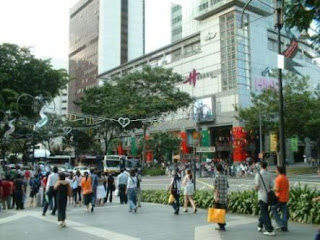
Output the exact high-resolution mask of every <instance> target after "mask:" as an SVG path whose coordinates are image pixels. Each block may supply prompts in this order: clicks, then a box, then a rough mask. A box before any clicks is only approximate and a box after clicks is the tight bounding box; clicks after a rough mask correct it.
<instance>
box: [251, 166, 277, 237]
mask: <svg viewBox="0 0 320 240" xmlns="http://www.w3.org/2000/svg"><path fill="white" fill-rule="evenodd" d="M260 166H261V171H260V172H259V171H258V172H257V173H256V176H255V190H256V191H258V201H259V207H260V217H259V223H258V231H259V232H262V229H263V227H264V228H265V230H266V231H265V232H264V233H263V234H264V235H266V236H275V235H276V233H275V231H274V229H273V226H272V223H271V219H270V216H269V205H268V197H267V192H269V191H270V190H271V189H272V187H273V185H272V180H271V176H270V173H269V172H268V171H267V166H268V164H267V162H264V161H263V162H261V164H260Z"/></svg>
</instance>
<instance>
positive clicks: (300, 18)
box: [285, 0, 320, 44]
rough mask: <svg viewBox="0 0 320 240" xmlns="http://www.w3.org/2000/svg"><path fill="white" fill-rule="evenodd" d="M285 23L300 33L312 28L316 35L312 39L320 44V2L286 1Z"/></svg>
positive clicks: (306, 0) (316, 0)
mask: <svg viewBox="0 0 320 240" xmlns="http://www.w3.org/2000/svg"><path fill="white" fill-rule="evenodd" d="M285 23H286V24H287V25H288V26H289V27H290V28H292V27H297V28H298V30H299V31H300V32H301V31H308V30H309V29H310V28H312V29H313V30H314V32H315V34H314V35H313V36H311V37H310V39H311V40H312V41H313V42H314V43H315V44H320V1H319V0H285ZM312 24H314V26H315V28H314V27H313V26H312Z"/></svg>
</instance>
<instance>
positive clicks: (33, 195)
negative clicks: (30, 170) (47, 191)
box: [29, 174, 41, 207]
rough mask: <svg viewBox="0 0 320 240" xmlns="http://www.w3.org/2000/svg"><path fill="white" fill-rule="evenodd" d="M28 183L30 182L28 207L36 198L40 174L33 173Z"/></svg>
mask: <svg viewBox="0 0 320 240" xmlns="http://www.w3.org/2000/svg"><path fill="white" fill-rule="evenodd" d="M29 183H30V198H31V202H30V207H33V201H34V200H35V199H36V197H37V193H38V192H39V189H40V186H41V180H40V176H39V175H38V174H35V175H34V176H33V177H32V178H31V179H30V180H29ZM36 205H37V201H36Z"/></svg>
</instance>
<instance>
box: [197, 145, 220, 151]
mask: <svg viewBox="0 0 320 240" xmlns="http://www.w3.org/2000/svg"><path fill="white" fill-rule="evenodd" d="M215 151H216V148H215V147H214V146H212V147H197V148H196V152H197V153H208V152H215Z"/></svg>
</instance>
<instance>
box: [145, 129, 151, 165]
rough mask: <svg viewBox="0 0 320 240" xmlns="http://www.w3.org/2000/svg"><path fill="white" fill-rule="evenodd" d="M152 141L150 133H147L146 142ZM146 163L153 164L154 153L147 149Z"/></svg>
mask: <svg viewBox="0 0 320 240" xmlns="http://www.w3.org/2000/svg"><path fill="white" fill-rule="evenodd" d="M148 139H150V132H149V131H147V132H146V140H148ZM145 159H146V162H149V163H150V162H153V153H152V151H151V150H150V149H149V148H147V147H146V156H145Z"/></svg>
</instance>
